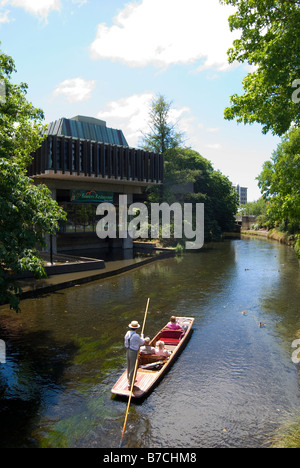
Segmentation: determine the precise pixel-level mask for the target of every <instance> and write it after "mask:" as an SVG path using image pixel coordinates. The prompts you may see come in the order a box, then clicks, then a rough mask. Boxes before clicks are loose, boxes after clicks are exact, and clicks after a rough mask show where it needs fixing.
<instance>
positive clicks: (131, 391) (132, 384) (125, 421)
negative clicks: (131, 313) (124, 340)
mask: <svg viewBox="0 0 300 468" xmlns="http://www.w3.org/2000/svg"><path fill="white" fill-rule="evenodd" d="M149 302H150V297H148V300H147V305H146V310H145V315H144V323H143V327H142V331H141V335H143V334H144V329H145V324H146V318H147V314H148V308H149ZM138 361H139V353H138V354H137V357H136V361H135V368H134V374H133V379H132V383H131V388H130V394H129V398H128V404H127V409H126V414H125V420H124V425H123V431H122V436H121V441H120V445H119V447H121V446H122V441H123V437H124V434H125V429H126V424H127V418H128V413H129V407H130V402H131V397H132V393H133V387H134V382H135V376H136V371H137V365H138Z"/></svg>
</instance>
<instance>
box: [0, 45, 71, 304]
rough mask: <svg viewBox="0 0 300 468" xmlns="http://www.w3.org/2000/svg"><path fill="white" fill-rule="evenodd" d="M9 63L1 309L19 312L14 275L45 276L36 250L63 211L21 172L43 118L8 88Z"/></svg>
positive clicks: (0, 226)
mask: <svg viewBox="0 0 300 468" xmlns="http://www.w3.org/2000/svg"><path fill="white" fill-rule="evenodd" d="M14 71H15V66H14V62H13V59H12V58H11V57H9V56H7V55H5V54H3V53H0V79H1V80H4V81H5V86H6V96H5V97H6V99H5V102H4V103H2V104H0V110H1V113H0V304H3V303H9V304H10V307H11V308H13V309H15V310H18V308H19V298H18V295H19V293H20V288H19V287H18V286H17V285H16V284H15V283H14V281H13V274H14V273H23V272H25V271H30V272H32V273H34V275H35V276H36V277H43V276H45V271H44V268H43V262H42V261H41V260H40V259H39V257H38V253H37V250H36V249H37V246H38V245H40V246H43V245H44V236H45V234H46V233H50V234H54V233H55V232H56V231H57V230H58V228H59V222H60V221H61V220H63V219H65V215H64V213H63V211H62V210H61V209H60V207H59V206H58V204H57V203H56V202H55V201H54V200H53V199H52V198H51V192H50V190H48V188H47V187H45V186H43V185H38V186H35V185H34V184H33V182H32V180H31V179H30V178H29V177H27V176H26V167H27V166H28V164H29V163H30V161H31V156H30V155H31V153H33V152H34V151H35V150H36V149H37V148H38V147H39V146H40V144H41V142H42V140H43V138H44V137H43V135H42V126H41V119H42V117H43V113H42V111H41V110H40V109H35V108H34V107H33V105H32V104H31V103H29V102H28V101H27V100H26V97H25V95H26V89H27V86H26V85H25V84H24V83H22V84H20V85H14V84H12V83H11V81H10V80H11V74H12V72H14Z"/></svg>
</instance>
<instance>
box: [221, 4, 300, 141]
mask: <svg viewBox="0 0 300 468" xmlns="http://www.w3.org/2000/svg"><path fill="white" fill-rule="evenodd" d="M220 2H221V3H223V4H229V5H232V6H234V7H236V9H237V11H236V13H235V14H233V15H231V16H230V17H229V25H230V29H231V30H232V31H233V30H239V31H240V32H241V36H240V38H239V39H237V40H235V41H234V43H233V47H232V48H231V49H229V51H228V55H229V62H230V63H233V62H234V61H238V62H241V63H243V62H246V63H249V64H250V65H252V66H253V68H254V70H255V71H253V72H251V73H249V74H248V75H247V76H246V77H245V78H244V80H243V88H244V94H243V95H242V96H238V95H237V94H234V95H232V96H231V99H230V107H227V108H226V109H225V118H226V119H228V120H233V119H237V121H238V122H243V123H244V124H248V123H250V124H251V123H253V122H258V123H260V124H262V126H263V127H262V131H263V133H267V132H269V131H272V133H273V134H277V135H283V134H284V133H285V132H286V131H288V130H289V128H290V126H291V124H292V123H294V124H295V125H296V126H299V123H300V104H299V100H298V99H296V102H295V100H294V99H293V96H294V95H295V96H298V91H297V89H295V86H296V88H297V83H298V84H299V85H300V81H299V82H298V81H297V80H299V79H300V59H299V57H300V35H299V24H300V1H297V0H220ZM298 88H299V86H298ZM295 93H296V94H295Z"/></svg>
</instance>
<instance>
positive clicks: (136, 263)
mask: <svg viewBox="0 0 300 468" xmlns="http://www.w3.org/2000/svg"><path fill="white" fill-rule="evenodd" d="M174 255H175V250H173V249H159V250H157V251H156V250H151V251H149V252H148V253H145V254H144V255H140V256H134V257H132V258H128V259H122V260H111V261H109V260H108V261H105V262H103V264H101V265H100V269H99V267H98V268H97V267H95V268H94V269H91V266H90V262H88V264H87V268H86V269H84V266H83V267H82V269H80V270H76V269H73V271H72V270H70V271H67V270H66V272H65V273H61V272H59V273H57V272H56V270H55V272H54V271H53V274H51V272H50V270H49V271H48V277H47V278H45V279H35V278H23V279H20V280H19V281H18V285H19V286H20V287H21V289H22V293H21V294H20V299H28V298H33V297H38V296H41V295H44V294H49V293H52V292H55V291H58V290H61V289H67V288H71V287H73V286H79V285H81V284H85V283H89V282H91V281H97V280H100V279H104V278H109V277H111V276H116V275H120V274H122V273H125V272H127V271H130V270H133V269H135V268H140V267H142V266H144V265H148V264H149V263H152V262H155V261H157V260H163V259H165V258H169V257H173V256H174ZM89 260H91V259H89ZM94 260H95V263H97V260H96V259H94ZM49 272H50V274H49ZM55 273H56V274H55Z"/></svg>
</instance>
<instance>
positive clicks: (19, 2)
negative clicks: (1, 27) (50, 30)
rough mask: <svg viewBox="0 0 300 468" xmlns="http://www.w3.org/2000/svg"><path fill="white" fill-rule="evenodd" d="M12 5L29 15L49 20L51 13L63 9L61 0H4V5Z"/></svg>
mask: <svg viewBox="0 0 300 468" xmlns="http://www.w3.org/2000/svg"><path fill="white" fill-rule="evenodd" d="M7 4H9V5H11V6H16V7H22V8H24V10H26V11H28V12H29V13H31V14H33V15H36V16H39V17H41V18H42V19H45V20H46V19H47V17H48V15H49V13H50V11H52V10H56V11H59V10H60V8H61V2H60V0H2V5H7Z"/></svg>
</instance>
